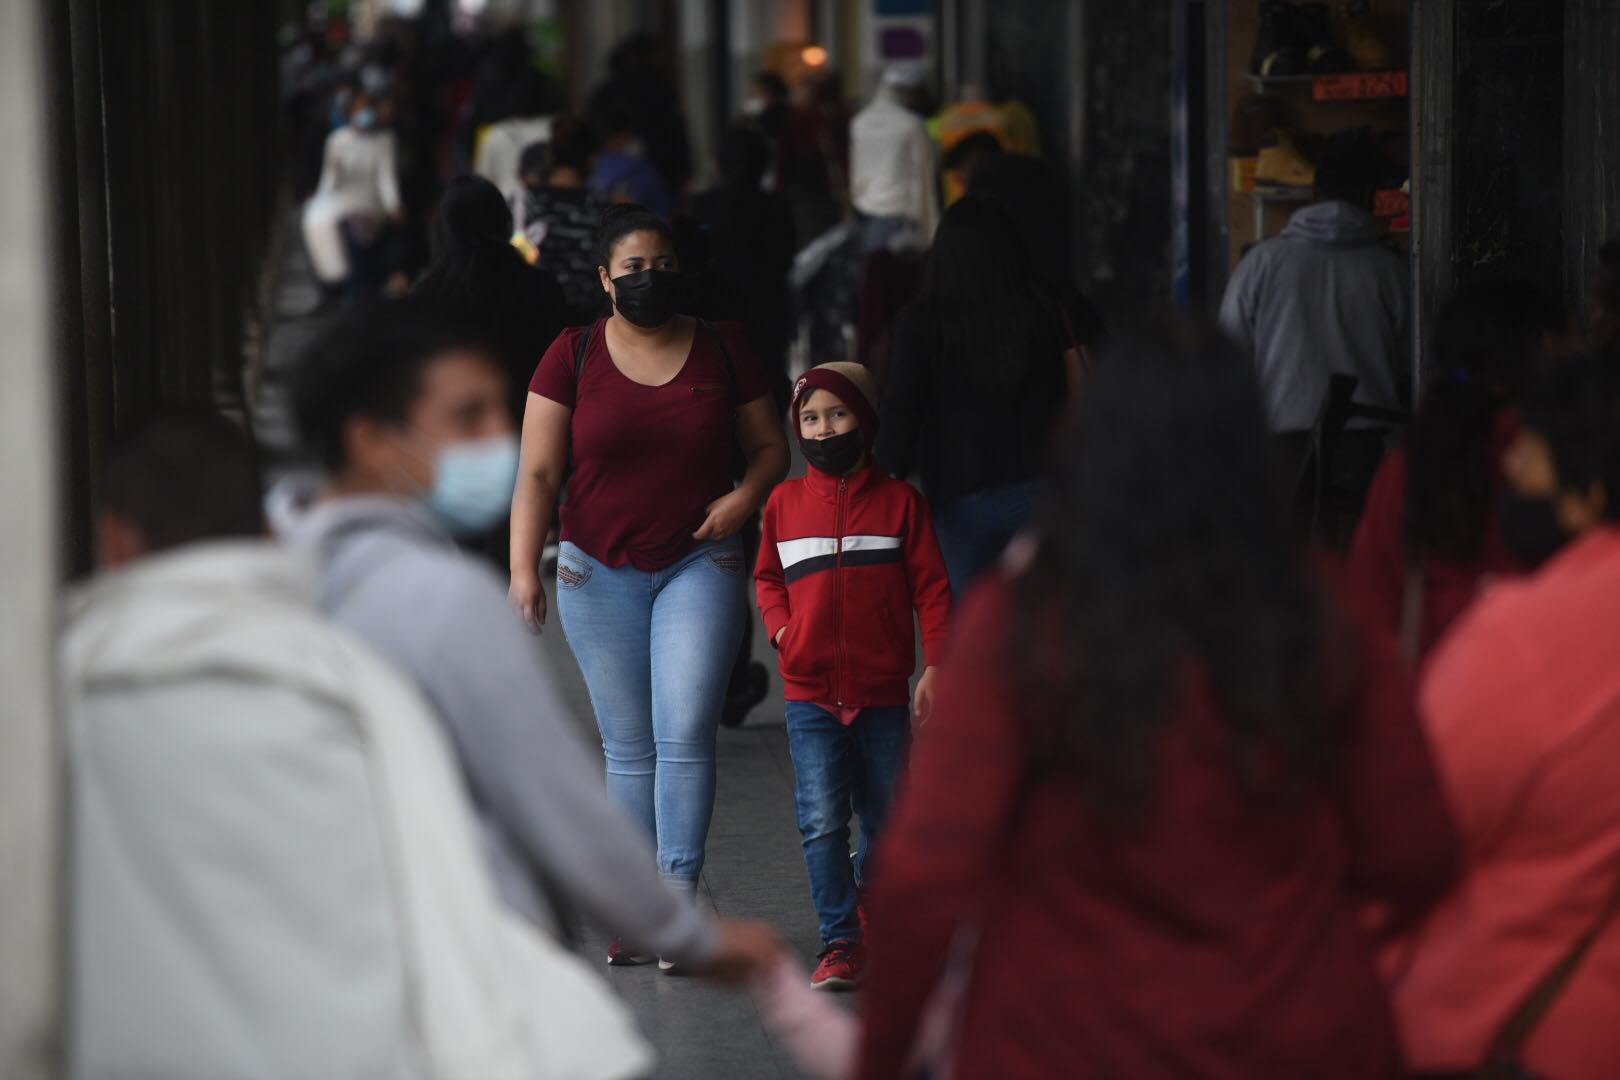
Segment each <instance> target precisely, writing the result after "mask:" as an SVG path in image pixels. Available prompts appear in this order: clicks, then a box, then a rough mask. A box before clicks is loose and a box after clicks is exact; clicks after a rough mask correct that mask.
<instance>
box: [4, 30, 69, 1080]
mask: <svg viewBox="0 0 1620 1080" xmlns="http://www.w3.org/2000/svg"><path fill="white" fill-rule="evenodd" d="M50 2H55V0H17V2H14V3H6V4H0V146H5V147H6V153H5V154H3V155H0V326H4V327H5V328H6V334H5V342H4V344H3V345H0V386H4V387H5V393H3V394H0V460H3V461H4V462H5V465H4V466H3V467H0V507H4V508H5V513H4V514H0V552H4V553H5V557H4V559H0V596H4V597H5V602H4V603H0V687H3V688H4V690H3V691H0V957H5V962H4V963H3V964H0V1076H4V1077H7V1078H8V1080H38V1078H45V1077H51V1076H55V1075H56V1074H57V1068H58V1060H57V1058H58V1049H59V1045H60V1043H59V1038H58V1035H59V1022H58V1021H59V1016H60V1008H59V993H60V985H61V984H60V958H61V955H62V950H61V948H60V933H61V922H60V916H61V912H62V904H61V900H60V896H61V890H60V877H59V870H60V865H61V861H60V857H59V855H60V836H61V814H60V811H59V804H58V796H59V790H60V783H59V776H60V771H59V754H58V751H57V747H56V736H55V726H54V723H53V717H52V712H51V679H52V676H51V669H52V655H53V649H52V625H53V619H52V605H53V603H54V599H55V592H56V578H57V566H56V544H57V537H56V521H57V495H56V482H55V470H56V453H55V439H54V427H55V425H54V420H55V417H56V407H55V400H54V396H55V395H54V393H53V387H52V370H53V365H52V340H51V310H50V298H49V296H48V294H47V289H48V283H49V282H50V280H51V276H52V273H51V270H52V260H51V256H50V251H49V245H48V241H47V203H46V199H45V174H46V162H47V152H46V137H47V132H46V130H45V124H44V118H45V116H46V107H45V97H44V72H43V71H42V69H41V62H40V58H41V57H42V56H44V55H45V53H46V47H45V38H44V33H43V20H42V18H41V16H42V7H41V5H42V4H43V3H50Z"/></svg>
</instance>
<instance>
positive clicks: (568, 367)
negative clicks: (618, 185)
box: [510, 205, 788, 964]
mask: <svg viewBox="0 0 1620 1080" xmlns="http://www.w3.org/2000/svg"><path fill="white" fill-rule="evenodd" d="M598 244H599V246H598V253H599V260H600V263H599V268H598V273H599V275H600V277H601V283H602V289H603V291H604V292H605V293H606V294H607V295H608V296H609V297H610V298H611V299H612V301H613V309H614V314H613V316H612V317H611V318H606V319H601V320H599V321H597V322H595V323H593V324H591V325H589V326H584V327H578V328H574V329H571V330H567V331H564V332H563V334H562V335H561V336H560V337H558V339H557V340H556V342H554V343H553V344H552V346H551V348H549V349H547V350H546V354H545V356H544V357H542V358H541V360H540V365H539V367H538V368H536V369H535V372H534V378H533V379H532V381H531V382H530V383H529V399H528V409H527V411H526V412H525V414H524V418H523V441H522V455H521V458H522V464H521V467H520V470H519V474H518V480H517V486H516V489H515V491H514V494H513V500H512V559H511V567H512V581H511V590H510V599H511V602H512V605H513V606H514V607H515V608H516V609H517V611H518V612H519V614H520V615H521V616H522V617H523V619H524V621H525V622H527V623H528V625H529V627H530V628H531V629H532V630H534V631H535V632H539V630H540V628H541V626H542V625H543V624H544V622H545V619H546V594H545V591H544V589H543V588H542V586H541V583H540V548H541V542H542V540H543V539H544V537H545V534H546V530H547V529H548V528H549V527H550V525H551V519H552V514H553V512H554V511H555V510H556V508H557V506H558V502H559V498H560V497H562V496H564V495H565V494H566V497H565V498H564V499H563V501H562V546H561V552H560V554H559V555H558V558H557V610H558V614H559V615H560V616H561V617H562V623H563V629H564V630H565V632H566V633H567V635H568V643H569V646H570V647H571V648H572V649H573V652H574V657H575V659H577V660H578V661H579V664H580V668H581V670H582V672H583V673H584V676H585V683H586V686H587V687H588V688H589V689H590V694H591V704H592V706H593V707H594V708H595V710H596V721H597V726H598V727H599V728H600V729H601V732H602V742H603V746H604V749H605V751H606V755H607V786H608V792H609V794H611V795H612V796H613V797H614V799H615V800H616V801H617V802H618V803H619V805H620V806H621V807H623V808H624V810H625V811H626V812H627V813H628V814H630V816H631V817H632V818H633V819H634V820H636V821H638V822H640V823H641V824H642V825H643V827H644V828H645V829H646V830H647V833H648V834H649V835H650V836H653V837H655V838H656V839H657V843H658V869H659V872H660V873H662V874H663V876H664V878H665V880H666V881H668V882H669V883H670V884H671V885H673V886H674V887H676V888H678V889H680V890H682V891H684V892H686V893H687V894H688V895H690V894H692V893H694V892H695V891H696V889H697V881H698V875H699V873H700V872H701V871H702V869H703V855H704V844H705V841H706V839H707V836H708V831H709V819H710V817H711V815H712V814H713V812H714V789H715V764H714V756H715V732H716V730H717V728H718V726H719V721H720V710H721V702H722V699H723V698H724V696H725V693H726V683H727V679H728V677H729V675H730V673H731V670H732V665H733V663H734V661H735V659H736V655H737V639H738V637H739V635H740V634H741V633H742V628H743V622H744V618H745V607H744V605H745V603H746V600H745V597H744V588H745V585H746V573H745V569H744V567H745V563H746V560H745V558H744V555H743V551H742V545H741V543H740V542H739V540H738V536H737V534H738V531H739V530H740V529H741V528H742V526H743V524H744V523H745V522H746V521H747V520H748V519H749V518H751V517H752V516H753V515H754V514H755V513H757V512H758V511H759V508H760V506H761V505H762V504H763V503H764V501H765V498H766V496H768V495H769V494H770V491H771V488H773V487H774V486H775V485H776V483H777V482H778V481H779V480H781V479H782V477H783V476H785V475H786V474H787V465H788V455H787V440H786V439H785V438H784V437H783V433H782V421H781V415H780V414H779V413H778V412H777V410H776V406H775V405H774V403H773V402H772V401H771V397H770V393H769V389H768V387H767V385H766V382H765V380H764V378H763V376H762V375H761V374H760V371H759V365H758V364H757V363H756V362H755V361H754V358H753V354H752V351H751V350H750V349H749V347H748V342H747V338H746V337H745V336H744V334H743V332H742V328H741V327H740V326H738V325H737V324H736V323H708V322H703V321H700V320H697V319H693V318H690V317H688V316H685V315H678V314H676V307H677V304H678V301H679V296H680V288H681V277H680V270H681V267H680V262H679V259H678V258H677V256H676V253H675V238H674V235H673V233H672V231H671V229H670V226H669V224H668V223H667V222H665V221H664V220H663V219H662V218H660V217H657V216H655V215H653V214H651V213H648V212H647V211H646V210H645V209H643V208H642V207H639V206H635V205H623V206H616V207H613V208H611V209H610V210H609V211H608V212H607V213H606V214H604V215H603V218H602V227H601V232H600V234H599V236H598ZM739 447H740V449H741V451H742V455H743V457H744V458H745V459H746V460H747V462H748V466H747V469H746V471H745V473H744V475H743V477H742V479H741V481H740V482H738V483H736V484H735V485H734V484H733V481H732V471H731V464H732V454H733V452H734V450H736V449H737V448H739ZM646 959H649V957H646V956H638V955H636V954H634V953H632V952H631V951H630V950H629V949H627V948H625V947H623V946H622V945H621V944H620V943H618V942H615V943H614V945H613V946H612V948H611V950H610V953H609V961H608V962H609V963H614V964H622V963H640V962H644V961H645V960H646Z"/></svg>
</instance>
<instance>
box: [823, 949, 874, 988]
mask: <svg viewBox="0 0 1620 1080" xmlns="http://www.w3.org/2000/svg"><path fill="white" fill-rule="evenodd" d="M865 967H866V949H864V948H863V947H862V946H861V945H860V944H858V943H856V942H853V941H835V942H833V943H832V944H831V945H828V946H827V947H826V949H824V950H822V953H821V963H819V964H817V965H816V973H815V974H814V975H812V976H810V988H811V989H812V990H853V989H855V988H856V987H857V986H859V985H860V983H861V972H862V970H863V969H864V968H865Z"/></svg>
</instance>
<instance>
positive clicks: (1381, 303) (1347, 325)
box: [1220, 201, 1411, 432]
mask: <svg viewBox="0 0 1620 1080" xmlns="http://www.w3.org/2000/svg"><path fill="white" fill-rule="evenodd" d="M1378 238H1379V229H1378V223H1377V221H1376V219H1374V218H1373V216H1372V215H1371V214H1369V213H1367V212H1366V211H1365V210H1362V209H1359V208H1357V207H1354V206H1351V205H1350V204H1349V203H1345V202H1337V201H1332V202H1321V203H1316V204H1314V205H1311V206H1307V207H1304V208H1303V209H1300V210H1297V211H1295V213H1294V216H1293V217H1291V218H1290V219H1289V220H1288V225H1287V227H1286V228H1284V229H1283V232H1282V235H1281V236H1278V237H1276V238H1274V239H1271V240H1266V241H1263V242H1262V243H1260V244H1259V245H1257V246H1256V247H1255V248H1254V249H1253V250H1251V251H1250V252H1249V253H1248V254H1247V255H1245V256H1244V257H1243V261H1242V262H1240V263H1239V264H1238V268H1237V270H1236V271H1234V272H1233V274H1232V280H1231V281H1230V282H1229V283H1228V284H1227V286H1226V296H1225V298H1224V299H1223V300H1222V302H1221V315H1220V321H1221V328H1222V329H1223V330H1225V331H1226V332H1227V333H1228V334H1229V335H1231V337H1232V338H1233V339H1234V340H1235V341H1236V342H1237V343H1238V344H1239V345H1240V346H1241V347H1242V348H1244V349H1245V350H1247V351H1248V352H1249V353H1250V354H1251V355H1252V356H1253V358H1254V364H1255V370H1256V372H1257V373H1258V375H1259V377H1260V388H1261V392H1262V394H1263V395H1264V398H1265V403H1266V415H1267V418H1268V419H1269V420H1270V423H1271V429H1272V430H1273V431H1278V432H1283V431H1308V430H1310V428H1311V426H1312V425H1313V424H1315V422H1316V416H1317V413H1318V412H1319V411H1320V410H1321V407H1322V402H1323V401H1324V400H1326V398H1327V392H1328V380H1329V378H1330V377H1331V376H1333V375H1335V374H1344V375H1354V376H1356V378H1357V379H1359V380H1360V383H1359V385H1358V386H1357V388H1356V397H1355V400H1356V401H1357V402H1358V403H1360V404H1363V405H1375V406H1378V407H1380V408H1385V409H1394V408H1398V407H1399V398H1398V397H1397V396H1396V392H1395V387H1396V385H1397V380H1398V379H1399V380H1404V379H1407V378H1408V377H1409V376H1410V371H1411V348H1410V341H1409V334H1410V326H1411V322H1410V318H1411V316H1410V308H1411V300H1410V279H1409V274H1408V271H1407V266H1406V260H1405V259H1403V258H1401V257H1400V256H1399V255H1397V254H1395V252H1393V251H1391V250H1389V249H1388V248H1386V247H1384V246H1383V245H1381V244H1380V243H1378Z"/></svg>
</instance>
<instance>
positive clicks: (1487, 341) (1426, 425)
mask: <svg viewBox="0 0 1620 1080" xmlns="http://www.w3.org/2000/svg"><path fill="white" fill-rule="evenodd" d="M1563 328H1564V314H1563V310H1562V308H1561V307H1560V306H1559V303H1558V300H1557V299H1556V298H1555V297H1553V296H1551V295H1550V294H1548V293H1547V292H1546V291H1545V290H1543V289H1542V288H1541V287H1540V286H1539V285H1538V284H1537V283H1536V282H1534V281H1532V280H1530V279H1528V278H1519V277H1492V278H1486V279H1483V280H1480V281H1476V282H1474V283H1472V284H1469V285H1466V286H1464V287H1463V288H1462V289H1460V290H1459V291H1458V292H1457V293H1456V295H1454V296H1453V297H1452V298H1451V299H1450V300H1449V301H1447V302H1446V304H1445V306H1444V307H1442V308H1441V309H1440V313H1439V315H1438V316H1437V318H1436V320H1435V332H1434V337H1433V339H1432V344H1433V348H1432V349H1431V355H1432V356H1433V358H1434V376H1433V378H1432V379H1431V380H1430V382H1429V385H1428V388H1427V389H1426V391H1425V393H1424V396H1423V401H1422V404H1421V406H1420V407H1419V409H1418V413H1417V416H1416V417H1415V418H1414V419H1413V421H1412V426H1411V430H1410V432H1409V433H1408V436H1407V483H1406V514H1405V539H1406V548H1407V551H1408V553H1409V554H1410V555H1411V556H1412V557H1413V558H1415V559H1423V558H1438V559H1447V560H1456V561H1462V562H1466V561H1468V560H1469V559H1472V558H1474V557H1475V556H1477V555H1478V554H1479V551H1480V545H1481V544H1482V543H1483V542H1484V539H1485V532H1486V524H1487V522H1486V518H1487V516H1488V515H1489V513H1490V504H1491V492H1492V490H1493V489H1494V486H1495V485H1494V479H1493V478H1494V476H1495V473H1496V470H1497V463H1496V461H1495V460H1493V456H1492V454H1491V440H1492V438H1493V435H1494V432H1495V427H1496V417H1497V414H1498V413H1499V412H1500V411H1501V410H1502V408H1503V407H1504V406H1506V405H1508V404H1511V403H1513V402H1516V401H1518V399H1519V397H1520V396H1521V394H1522V393H1523V391H1524V389H1525V386H1526V385H1527V382H1528V380H1529V379H1530V377H1531V375H1532V373H1533V369H1534V366H1535V363H1536V360H1537V358H1538V356H1539V354H1540V350H1541V348H1542V342H1543V340H1544V339H1545V338H1546V336H1547V335H1548V334H1555V333H1558V332H1560V331H1561V330H1562V329H1563Z"/></svg>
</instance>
